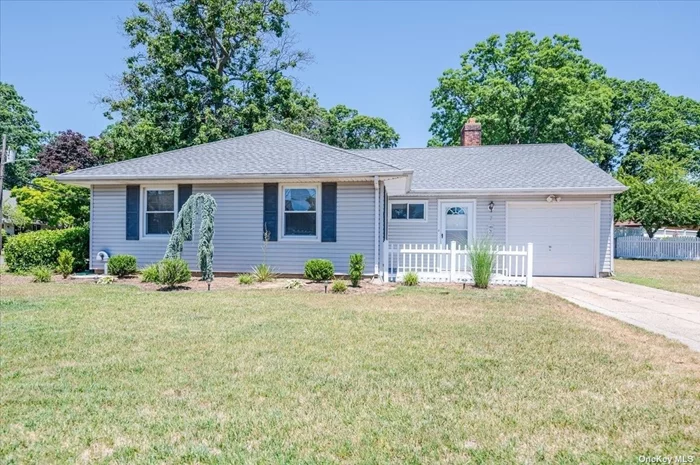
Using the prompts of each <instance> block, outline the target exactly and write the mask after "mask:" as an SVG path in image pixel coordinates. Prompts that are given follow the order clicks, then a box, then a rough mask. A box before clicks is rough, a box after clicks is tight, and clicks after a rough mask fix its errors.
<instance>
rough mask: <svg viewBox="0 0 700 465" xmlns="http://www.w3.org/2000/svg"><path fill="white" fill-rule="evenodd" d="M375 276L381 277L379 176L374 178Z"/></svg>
mask: <svg viewBox="0 0 700 465" xmlns="http://www.w3.org/2000/svg"><path fill="white" fill-rule="evenodd" d="M374 276H375V277H376V276H379V176H377V175H375V176H374Z"/></svg>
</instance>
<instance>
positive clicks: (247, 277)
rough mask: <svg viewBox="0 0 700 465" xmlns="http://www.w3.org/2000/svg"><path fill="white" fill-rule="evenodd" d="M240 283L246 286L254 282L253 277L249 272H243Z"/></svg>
mask: <svg viewBox="0 0 700 465" xmlns="http://www.w3.org/2000/svg"><path fill="white" fill-rule="evenodd" d="M238 284H243V285H245V286H248V285H250V284H253V277H252V276H251V275H249V274H242V275H240V276H239V277H238Z"/></svg>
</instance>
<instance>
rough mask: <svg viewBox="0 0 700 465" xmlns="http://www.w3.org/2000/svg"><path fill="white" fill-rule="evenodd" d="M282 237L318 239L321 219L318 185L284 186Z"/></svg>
mask: <svg viewBox="0 0 700 465" xmlns="http://www.w3.org/2000/svg"><path fill="white" fill-rule="evenodd" d="M281 190H282V196H281V197H282V199H283V205H282V209H281V210H282V237H283V238H296V239H317V238H318V229H319V226H318V223H319V219H320V212H319V206H320V198H319V197H320V196H319V192H320V189H319V187H318V185H286V186H284V185H283V186H282V188H281Z"/></svg>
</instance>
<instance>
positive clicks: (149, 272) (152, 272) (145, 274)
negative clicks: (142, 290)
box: [141, 263, 160, 283]
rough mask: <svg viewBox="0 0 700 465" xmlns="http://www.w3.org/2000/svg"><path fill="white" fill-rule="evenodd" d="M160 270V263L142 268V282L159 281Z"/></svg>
mask: <svg viewBox="0 0 700 465" xmlns="http://www.w3.org/2000/svg"><path fill="white" fill-rule="evenodd" d="M159 274H160V272H159V271H158V264H157V263H154V264H152V265H148V266H147V267H146V268H144V269H143V270H141V282H142V283H157V282H158V280H159V279H160V278H159Z"/></svg>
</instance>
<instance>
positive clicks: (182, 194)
mask: <svg viewBox="0 0 700 465" xmlns="http://www.w3.org/2000/svg"><path fill="white" fill-rule="evenodd" d="M190 195H192V184H178V185H177V211H176V212H175V222H177V217H178V215H179V214H180V210H182V206H183V205H184V204H185V202H187V199H189V198H190ZM173 226H175V225H173ZM185 240H186V241H191V240H192V231H188V232H187V236H186V237H185Z"/></svg>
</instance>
